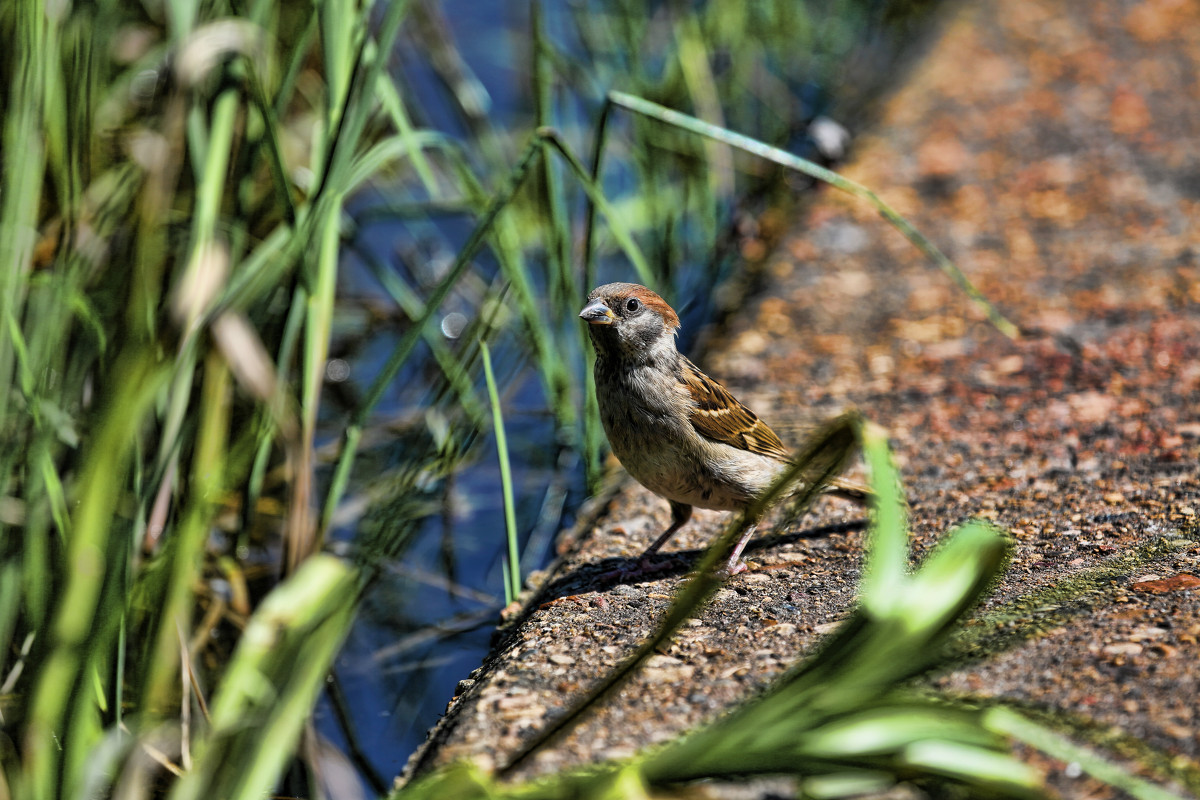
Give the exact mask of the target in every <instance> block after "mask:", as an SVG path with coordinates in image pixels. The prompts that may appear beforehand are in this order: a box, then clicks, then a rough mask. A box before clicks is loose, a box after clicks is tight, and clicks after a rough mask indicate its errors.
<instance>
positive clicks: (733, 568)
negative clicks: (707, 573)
mask: <svg viewBox="0 0 1200 800" xmlns="http://www.w3.org/2000/svg"><path fill="white" fill-rule="evenodd" d="M747 569H749V567H747V566H746V562H745V561H741V560H738V559H737V558H736V557H735V559H734V560H732V561H730V562H728V563H726V564H725V565H724V566H722V567H720V568H719V569H717V572H716V576H717V577H718V578H719V579H721V580H725V579H726V578H731V577H733V576H734V575H737V574H738V573H739V572H745V571H746V570H747Z"/></svg>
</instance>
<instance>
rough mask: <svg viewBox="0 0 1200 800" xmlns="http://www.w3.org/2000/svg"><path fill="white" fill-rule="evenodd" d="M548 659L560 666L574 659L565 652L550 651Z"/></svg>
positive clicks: (566, 664)
mask: <svg viewBox="0 0 1200 800" xmlns="http://www.w3.org/2000/svg"><path fill="white" fill-rule="evenodd" d="M549 660H550V663H551V664H558V665H559V666H561V667H567V666H570V665H571V664H574V663H575V659H573V658H571V657H570V656H569V655H567V654H566V653H552V654H550V656H549Z"/></svg>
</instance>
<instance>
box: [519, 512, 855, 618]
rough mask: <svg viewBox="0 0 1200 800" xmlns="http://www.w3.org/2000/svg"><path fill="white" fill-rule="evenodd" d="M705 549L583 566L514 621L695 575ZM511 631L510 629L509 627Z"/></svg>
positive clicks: (793, 538)
mask: <svg viewBox="0 0 1200 800" xmlns="http://www.w3.org/2000/svg"><path fill="white" fill-rule="evenodd" d="M866 527H867V521H866V520H865V519H857V520H848V521H846V522H837V523H833V524H830V525H822V526H820V527H817V528H802V529H799V530H793V531H786V532H784V533H778V534H773V535H768V536H763V537H761V538H755V539H751V540H750V543H749V544H748V545H747V546H746V550H745V553H746V554H747V555H748V554H751V553H757V552H760V551H763V550H768V549H770V548H773V547H779V546H780V545H784V544H791V543H794V542H798V541H801V540H811V539H823V538H825V537H828V536H832V535H834V534H838V533H850V532H851V531H861V530H865V529H866ZM704 553H705V550H704V548H696V549H692V550H675V551H671V552H667V553H663V552H659V553H655V554H654V555H653V556H651V557H650V559H649V562H648V564H649V567H650V568H649V569H648V570H642V569H641V557H639V556H635V557H633V558H606V559H603V560H602V561H594V562H590V563H587V564H582V565H580V566H579V567H577V568H575V569H573V570H571V571H570V572H568V573H566V574H565V575H561V576H559V577H558V578H555V579H554V580H553V581H550V582H549V583H547V584H546V585H544V586H542V587H541V589H539V590H538V592H537V594H536V595H535V596H534V598H533V600H531V601H530V602H529V603H528V604H527V605H526V606H525V611H524V612H523V613H522V614H521V616H520V618H518V619H517V620H514V622H516V623H517V624H518V625H519V623H520V622H523V621H524V620H525V618H526V617H528V615H529V614H531V613H533V611H534V610H536V609H540V608H543V607H545V606H547V605H549V604H551V603H554V602H555V601H557V600H561V599H563V598H567V597H574V596H576V595H580V594H583V593H586V592H595V591H604V590H607V589H611V588H612V587H614V586H621V585H626V586H628V585H636V584H641V583H649V582H651V581H657V580H660V579H662V578H678V577H682V576H684V575H686V574H687V573H689V572H691V571H692V570H693V569H694V568H695V566H696V564H697V562H699V560H700V559H701V558H703V557H704ZM505 627H506V628H508V627H509V626H505Z"/></svg>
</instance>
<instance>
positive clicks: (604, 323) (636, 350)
mask: <svg viewBox="0 0 1200 800" xmlns="http://www.w3.org/2000/svg"><path fill="white" fill-rule="evenodd" d="M579 316H580V318H582V319H584V320H586V321H587V322H588V331H589V332H590V333H591V336H592V345H593V346H594V347H595V348H596V355H598V356H601V357H613V358H621V359H624V360H633V361H645V360H650V359H655V358H659V357H662V356H666V355H671V354H674V353H675V352H676V350H675V331H677V330H678V329H679V316H678V315H677V314H676V313H675V310H674V309H673V308H671V307H670V306H669V305H667V301H666V300H663V299H662V298H661V297H659V296H658V295H657V294H655V293H654V292H652V291H650V290H649V289H647V288H646V287H645V286H640V285H638V284H636V283H606V284H605V285H603V286H597V287H596V288H595V289H593V290H592V291H591V292H590V293H589V294H588V298H587V305H585V306H584V307H583V310H582V311H580V312H579Z"/></svg>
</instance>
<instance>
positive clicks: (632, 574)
mask: <svg viewBox="0 0 1200 800" xmlns="http://www.w3.org/2000/svg"><path fill="white" fill-rule="evenodd" d="M667 502H669V503H670V504H671V525H670V527H668V528H667V529H666V530H665V531H663V532H662V535H661V536H659V537H658V538H657V539H655V540H654V543H653V544H651V545H650V546H649V547H647V548H646V550H645V552H643V553H642V556H641V558H639V559H638V565H637V566H636V567H633V568H627V569H616V570H613V571H612V572H606V573H604V574H603V575H601V576H600V578H601V580H608V579H612V578H636V577H638V576H639V575H649V574H651V573H654V572H659V571H661V570H664V569H666V568H667V566H668V564H667V563H663V564H654V563H652V562H651V561H650V557H651V556H653V555H654V554H655V553H657V552H658V550H659V548H660V547H662V546H663V545H664V544H666V543H667V540H668V539H670V538H671V537H672V536H674V535H675V533H676V532H677V531H678V530H679V529H680V528H682V527H683V526H684V525H686V524H687V523H688V520H690V519H691V518H692V507H691V506H689V505H688V504H686V503H676V502H675V501H674V500H669V501H667Z"/></svg>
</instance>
